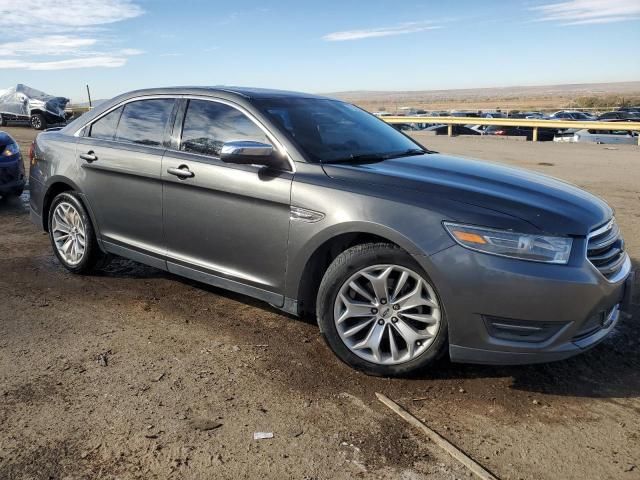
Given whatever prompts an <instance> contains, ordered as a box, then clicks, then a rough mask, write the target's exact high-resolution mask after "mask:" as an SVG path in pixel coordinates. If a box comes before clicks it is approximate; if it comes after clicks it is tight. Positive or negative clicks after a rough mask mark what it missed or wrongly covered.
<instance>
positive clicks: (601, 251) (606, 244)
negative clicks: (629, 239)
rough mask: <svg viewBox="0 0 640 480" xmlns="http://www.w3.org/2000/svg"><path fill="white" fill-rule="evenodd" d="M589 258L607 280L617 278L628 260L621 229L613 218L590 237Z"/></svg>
mask: <svg viewBox="0 0 640 480" xmlns="http://www.w3.org/2000/svg"><path fill="white" fill-rule="evenodd" d="M587 258H588V259H589V261H590V262H591V263H592V264H593V266H594V267H596V268H597V269H598V270H600V273H602V275H604V276H605V277H607V278H611V277H613V276H615V275H616V274H617V273H618V272H619V271H620V269H621V268H622V266H623V265H624V263H625V260H626V259H627V254H626V252H625V251H624V240H623V239H622V235H620V227H618V224H617V223H616V221H615V219H614V218H612V219H611V220H609V221H608V222H607V223H606V224H604V225H602V226H600V227H598V228H596V229H595V230H593V231H592V232H591V233H590V234H589V237H588V242H587Z"/></svg>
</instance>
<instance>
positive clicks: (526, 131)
mask: <svg viewBox="0 0 640 480" xmlns="http://www.w3.org/2000/svg"><path fill="white" fill-rule="evenodd" d="M556 132H557V130H556V129H553V128H538V141H540V142H550V141H552V140H553V138H554V135H555V134H556ZM482 134H483V135H497V136H504V137H526V139H527V140H533V127H510V126H502V125H489V126H487V127H486V128H485V129H484V130H483V131H482Z"/></svg>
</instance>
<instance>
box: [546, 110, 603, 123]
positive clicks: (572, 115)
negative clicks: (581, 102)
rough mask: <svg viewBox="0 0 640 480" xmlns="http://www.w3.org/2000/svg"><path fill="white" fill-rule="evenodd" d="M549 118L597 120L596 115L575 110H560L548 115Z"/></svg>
mask: <svg viewBox="0 0 640 480" xmlns="http://www.w3.org/2000/svg"><path fill="white" fill-rule="evenodd" d="M547 118H548V119H549V120H581V121H588V120H595V119H596V117H594V116H593V115H590V114H588V113H584V112H578V111H575V110H560V111H558V112H555V113H552V114H551V115H549V117H547Z"/></svg>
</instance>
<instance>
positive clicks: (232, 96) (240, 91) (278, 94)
mask: <svg viewBox="0 0 640 480" xmlns="http://www.w3.org/2000/svg"><path fill="white" fill-rule="evenodd" d="M156 95H158V96H161V95H195V96H203V97H207V96H211V97H220V98H223V99H227V100H231V101H233V100H237V101H240V100H244V101H248V102H250V101H251V100H255V99H259V98H263V99H266V98H271V99H273V98H317V99H328V97H322V96H319V95H313V94H311V93H302V92H290V91H286V90H272V89H267V88H252V87H234V86H227V85H217V86H211V87H203V86H191V87H189V86H184V87H159V88H145V89H141V90H133V91H130V92H125V93H122V94H120V95H118V96H117V97H114V98H112V99H110V100H107V101H105V102H102V103H101V104H100V105H98V106H97V107H96V108H95V109H93V110H90V111H89V112H87V113H85V114H84V115H82V116H81V117H79V118H77V119H76V120H74V121H73V122H71V123H69V124H67V126H65V127H64V128H63V129H62V131H63V132H64V133H70V132H74V131H76V130H77V129H78V128H79V127H80V126H81V125H85V124H87V123H89V122H91V121H92V120H93V119H94V118H96V117H97V116H99V115H101V114H102V113H103V112H105V111H107V110H109V109H110V108H112V107H113V106H115V105H117V104H119V103H121V102H123V101H128V100H131V99H136V98H137V97H149V96H156Z"/></svg>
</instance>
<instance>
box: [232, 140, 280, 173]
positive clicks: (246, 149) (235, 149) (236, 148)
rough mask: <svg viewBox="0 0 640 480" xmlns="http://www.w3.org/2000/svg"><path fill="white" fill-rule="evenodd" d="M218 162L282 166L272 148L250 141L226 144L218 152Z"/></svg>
mask: <svg viewBox="0 0 640 480" xmlns="http://www.w3.org/2000/svg"><path fill="white" fill-rule="evenodd" d="M220 160H222V161H223V162H225V163H238V164H242V165H265V166H267V167H280V166H282V160H280V159H279V158H278V156H277V155H276V152H275V151H274V149H273V146H271V145H268V144H266V143H260V142H251V141H234V142H226V143H225V144H224V145H222V149H221V150H220Z"/></svg>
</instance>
